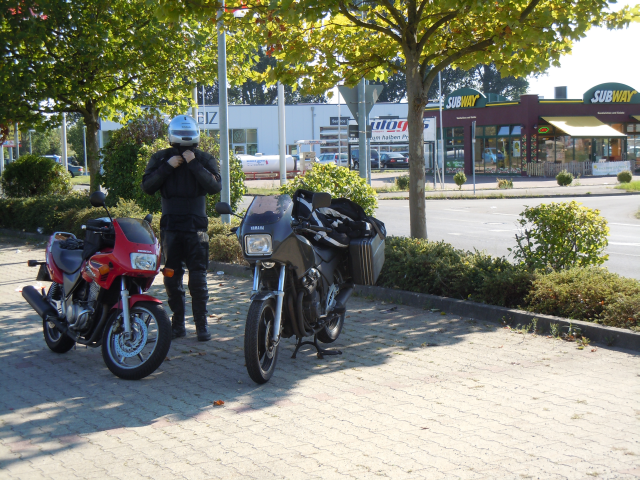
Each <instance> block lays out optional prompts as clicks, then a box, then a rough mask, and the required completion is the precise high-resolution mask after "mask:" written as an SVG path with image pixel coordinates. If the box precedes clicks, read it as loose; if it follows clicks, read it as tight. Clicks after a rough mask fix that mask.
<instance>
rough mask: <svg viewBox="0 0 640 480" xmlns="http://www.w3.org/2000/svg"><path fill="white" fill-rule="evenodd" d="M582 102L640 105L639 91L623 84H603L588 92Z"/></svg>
mask: <svg viewBox="0 0 640 480" xmlns="http://www.w3.org/2000/svg"><path fill="white" fill-rule="evenodd" d="M582 101H583V102H584V103H588V104H594V103H596V104H608V103H640V95H639V94H638V91H637V90H636V89H634V88H631V87H630V86H628V85H624V84H622V83H602V84H600V85H596V86H595V87H593V88H591V89H590V90H587V91H586V92H585V94H584V96H583V97H582Z"/></svg>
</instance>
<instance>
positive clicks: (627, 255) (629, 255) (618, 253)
mask: <svg viewBox="0 0 640 480" xmlns="http://www.w3.org/2000/svg"><path fill="white" fill-rule="evenodd" d="M607 253H608V254H609V255H624V256H625V257H640V255H634V254H633V253H620V252H607Z"/></svg>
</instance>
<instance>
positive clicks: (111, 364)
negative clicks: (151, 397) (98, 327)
mask: <svg viewBox="0 0 640 480" xmlns="http://www.w3.org/2000/svg"><path fill="white" fill-rule="evenodd" d="M129 313H130V316H131V337H130V338H126V335H125V331H124V322H123V318H122V310H114V311H113V313H112V314H111V316H110V317H109V319H108V320H107V324H106V325H105V328H104V335H103V337H102V358H103V359H104V363H105V364H106V365H107V368H109V370H111V373H113V374H114V375H116V376H118V377H120V378H123V379H125V380H139V379H141V378H144V377H146V376H147V375H150V374H152V373H153V372H155V370H156V369H157V368H158V367H159V366H160V365H161V364H162V362H163V361H164V359H165V358H166V357H167V353H168V352H169V348H170V347H171V321H170V320H169V317H168V315H167V313H166V312H165V311H164V308H162V306H161V305H159V304H157V303H152V302H139V303H136V304H135V305H134V306H133V307H131V308H130V309H129Z"/></svg>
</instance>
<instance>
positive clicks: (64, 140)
mask: <svg viewBox="0 0 640 480" xmlns="http://www.w3.org/2000/svg"><path fill="white" fill-rule="evenodd" d="M62 164H63V165H64V171H65V172H68V171H69V163H68V161H67V114H66V113H63V114H62Z"/></svg>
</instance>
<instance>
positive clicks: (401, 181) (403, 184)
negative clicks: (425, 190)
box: [396, 175, 409, 190]
mask: <svg viewBox="0 0 640 480" xmlns="http://www.w3.org/2000/svg"><path fill="white" fill-rule="evenodd" d="M396 187H398V190H409V175H400V176H399V177H396Z"/></svg>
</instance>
